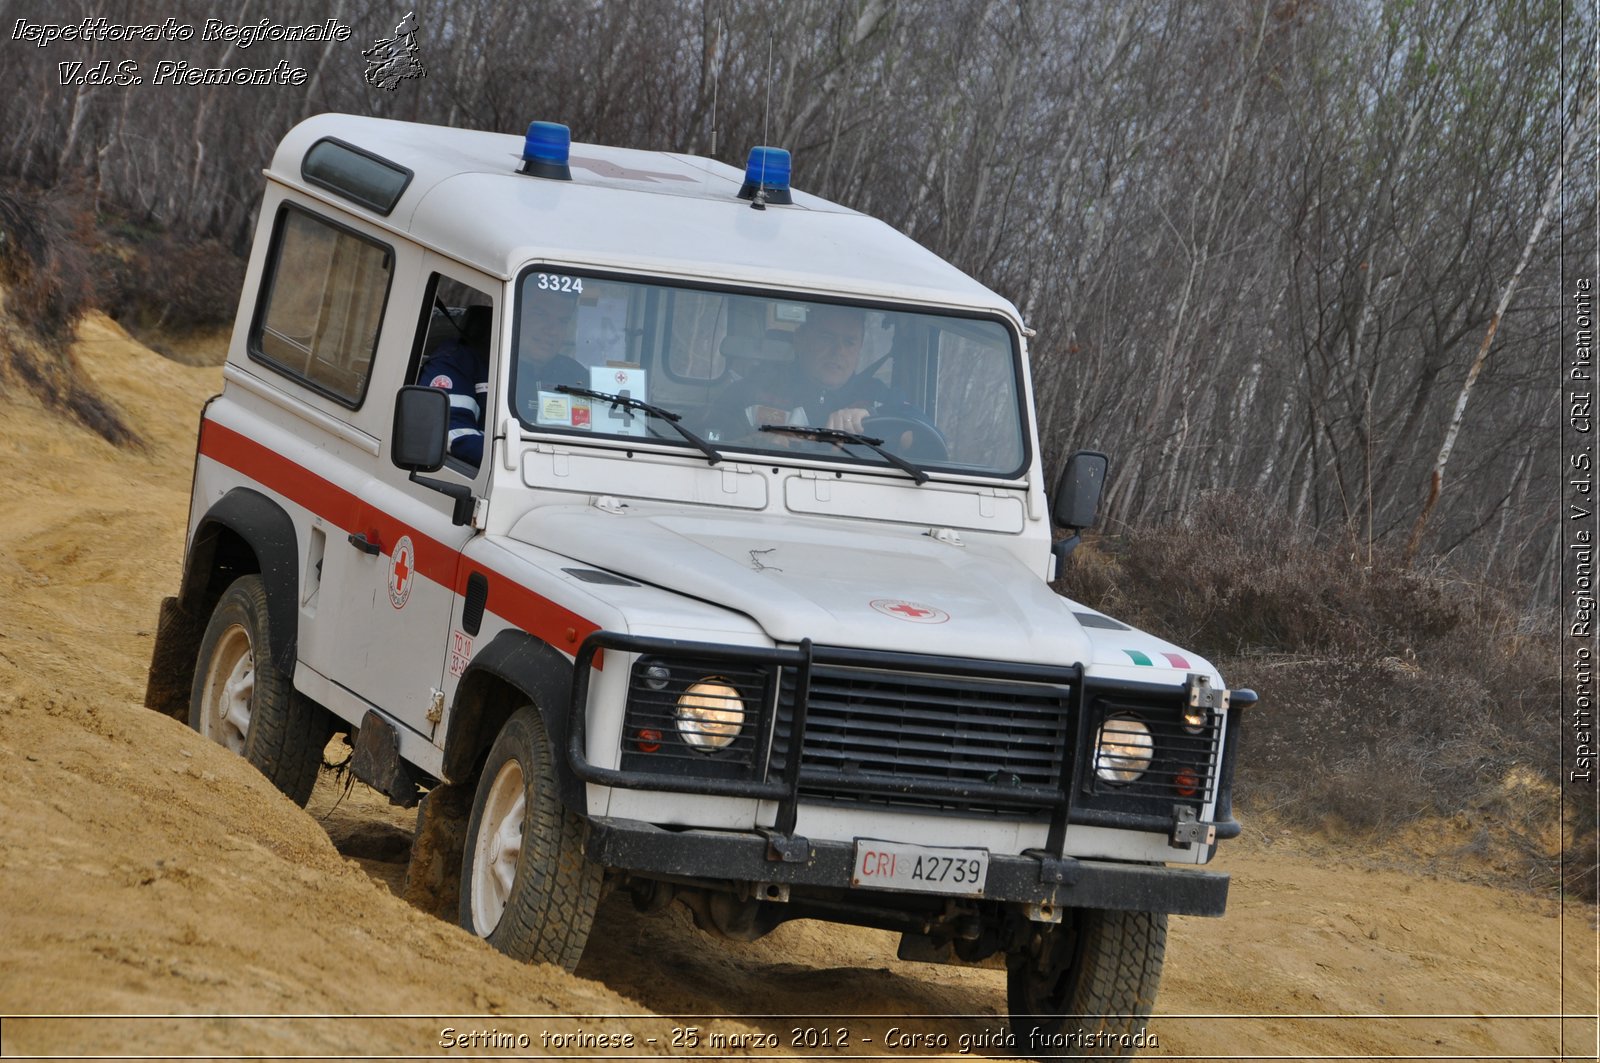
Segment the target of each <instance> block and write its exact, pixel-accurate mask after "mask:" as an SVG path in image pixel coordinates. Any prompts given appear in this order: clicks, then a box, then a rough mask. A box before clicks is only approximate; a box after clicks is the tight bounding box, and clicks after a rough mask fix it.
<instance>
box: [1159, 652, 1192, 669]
mask: <svg viewBox="0 0 1600 1063" xmlns="http://www.w3.org/2000/svg"><path fill="white" fill-rule="evenodd" d="M1161 656H1163V657H1165V658H1166V659H1167V663H1168V664H1170V665H1172V667H1174V668H1187V667H1189V662H1188V660H1187V659H1186V658H1184V657H1180V656H1179V655H1177V654H1176V653H1163V654H1162V655H1161Z"/></svg>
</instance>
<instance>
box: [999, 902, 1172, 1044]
mask: <svg viewBox="0 0 1600 1063" xmlns="http://www.w3.org/2000/svg"><path fill="white" fill-rule="evenodd" d="M1166 947H1167V916H1166V913H1164V912H1107V911H1098V910H1092V909H1083V910H1079V911H1078V912H1077V917H1076V918H1075V919H1072V920H1071V921H1070V922H1068V921H1067V920H1063V921H1062V923H1061V924H1060V925H1058V926H1056V927H1054V928H1052V929H1050V930H1047V931H1043V932H1042V933H1039V934H1038V935H1037V936H1036V937H1035V938H1034V940H1033V942H1032V943H1030V946H1029V948H1027V949H1026V950H1023V951H1019V952H1016V953H1013V954H1012V955H1011V956H1010V957H1009V962H1008V964H1007V974H1006V1001H1007V1004H1008V1005H1009V1007H1010V1009H1011V1029H1012V1032H1013V1033H1014V1034H1015V1035H1016V1038H1017V1051H1018V1053H1019V1054H1022V1055H1030V1054H1049V1055H1057V1054H1060V1053H1062V1052H1070V1053H1072V1054H1083V1055H1099V1056H1130V1055H1133V1053H1134V1051H1135V1050H1136V1049H1137V1048H1138V1047H1140V1046H1141V1045H1142V1044H1143V1039H1142V1038H1139V1037H1138V1035H1139V1034H1141V1033H1143V1032H1144V1026H1145V1020H1146V1019H1148V1018H1149V1017H1150V1012H1151V1009H1152V1008H1154V1007H1155V1002H1156V990H1157V989H1158V988H1159V986H1160V984H1161V961H1162V957H1163V956H1164V955H1165V953H1166ZM1062 1046H1070V1047H1062Z"/></svg>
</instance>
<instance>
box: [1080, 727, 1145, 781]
mask: <svg viewBox="0 0 1600 1063" xmlns="http://www.w3.org/2000/svg"><path fill="white" fill-rule="evenodd" d="M1094 745H1095V752H1094V773H1095V774H1096V775H1098V776H1099V777H1100V778H1102V779H1104V780H1105V781H1106V782H1133V780H1135V779H1137V778H1138V777H1139V776H1141V775H1143V774H1144V773H1145V771H1146V770H1147V769H1148V768H1149V767H1150V759H1151V755H1152V753H1153V752H1154V750H1155V741H1154V739H1152V738H1151V737H1150V728H1148V727H1146V726H1145V725H1144V723H1143V722H1141V721H1139V720H1136V719H1134V718H1133V717H1132V716H1122V715H1118V716H1109V717H1107V718H1106V722H1105V723H1103V724H1101V725H1100V731H1099V733H1098V734H1096V735H1095V738H1094Z"/></svg>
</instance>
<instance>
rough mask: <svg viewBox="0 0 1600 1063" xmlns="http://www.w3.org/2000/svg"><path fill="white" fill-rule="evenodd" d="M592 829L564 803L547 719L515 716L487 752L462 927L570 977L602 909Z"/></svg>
mask: <svg viewBox="0 0 1600 1063" xmlns="http://www.w3.org/2000/svg"><path fill="white" fill-rule="evenodd" d="M586 837H587V828H586V827H585V825H584V822H583V820H582V819H581V818H580V817H579V816H577V815H576V814H574V813H572V812H569V811H568V810H567V809H565V808H563V807H562V805H561V799H560V797H559V796H558V795H557V793H556V779H555V769H554V765H553V763H552V760H551V750H550V740H549V735H548V734H547V733H546V731H545V728H544V721H543V720H541V719H540V718H539V713H538V712H537V710H535V709H533V708H532V707H527V708H522V709H519V710H517V712H515V713H513V714H512V716H511V718H510V719H509V720H507V721H506V725H505V727H503V728H502V729H501V731H500V737H499V738H497V739H495V743H494V746H493V748H491V749H490V750H489V759H488V760H487V761H486V762H485V763H484V766H483V775H482V776H481V777H480V778H479V780H478V790H477V794H476V796H475V797H474V799H473V802H472V818H471V820H470V821H469V822H468V824H467V844H466V853H465V857H464V859H463V860H462V866H461V925H462V926H463V927H465V928H466V929H468V930H470V931H472V932H473V933H475V934H477V935H478V936H479V937H482V938H485V939H487V940H488V942H489V944H491V945H493V946H494V947H495V948H497V949H499V950H500V951H501V952H504V953H505V954H506V955H508V956H512V957H514V958H516V959H519V960H525V961H528V962H530V963H532V962H542V963H554V964H559V965H560V966H562V967H565V968H566V969H567V970H569V971H570V970H572V969H573V968H575V967H577V965H578V959H579V957H581V956H582V955H583V947H584V945H585V944H586V943H587V942H588V940H589V928H590V926H591V925H593V923H594V911H595V907H596V906H597V905H598V904H599V902H600V882H601V877H602V869H601V868H600V867H598V866H597V865H595V864H592V863H590V862H589V861H588V859H587V858H586V857H585V856H584V842H585V840H586Z"/></svg>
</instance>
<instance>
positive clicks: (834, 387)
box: [706, 305, 925, 447]
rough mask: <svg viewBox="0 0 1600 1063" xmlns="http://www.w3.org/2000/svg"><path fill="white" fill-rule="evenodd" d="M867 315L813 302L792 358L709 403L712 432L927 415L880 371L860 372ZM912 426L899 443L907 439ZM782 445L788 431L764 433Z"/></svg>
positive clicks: (728, 434) (845, 426)
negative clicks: (880, 375) (877, 374)
mask: <svg viewBox="0 0 1600 1063" xmlns="http://www.w3.org/2000/svg"><path fill="white" fill-rule="evenodd" d="M865 337H866V314H865V313H864V312H863V311H861V310H858V309H856V308H854V307H848V306H831V305H824V306H813V307H812V308H811V310H810V312H809V313H808V314H807V315H806V320H805V324H803V325H801V326H800V327H799V328H797V329H795V332H794V362H793V363H792V364H789V365H781V366H770V367H766V370H767V371H764V372H763V371H757V372H755V373H753V374H752V375H750V376H748V377H746V378H744V379H742V380H737V381H735V382H734V383H733V384H732V385H730V386H729V387H728V389H727V390H726V391H724V392H723V393H722V396H721V397H720V398H719V399H718V400H717V402H716V403H715V404H714V406H713V407H712V410H711V413H710V416H709V417H708V419H707V423H706V428H707V430H708V431H709V432H710V433H712V438H713V439H725V440H734V439H744V438H747V437H751V436H754V434H755V433H756V432H757V431H759V430H760V428H761V426H762V425H768V424H794V425H810V426H812V427H821V428H833V429H837V430H839V431H844V432H857V433H859V432H861V431H862V423H863V422H865V421H866V420H867V419H868V418H871V417H882V416H893V417H912V418H915V419H916V420H918V421H922V420H924V419H925V418H924V417H923V416H922V414H921V412H920V411H919V410H917V409H916V407H914V406H912V405H911V404H910V403H909V402H907V401H905V399H904V398H902V397H900V396H899V395H898V394H896V393H895V391H894V390H893V389H892V388H890V387H889V385H888V384H885V383H884V382H883V381H881V380H879V379H878V378H877V377H875V376H870V375H862V374H858V373H857V370H858V369H859V368H860V365H861V346H862V342H863V340H864V339H865ZM910 435H911V433H910V432H909V431H908V432H905V433H902V439H901V445H902V446H903V447H904V446H910V439H909V438H908V437H909V436H910ZM765 441H769V442H771V443H774V444H776V445H778V446H786V445H788V437H786V436H782V435H775V436H767V437H765Z"/></svg>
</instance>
